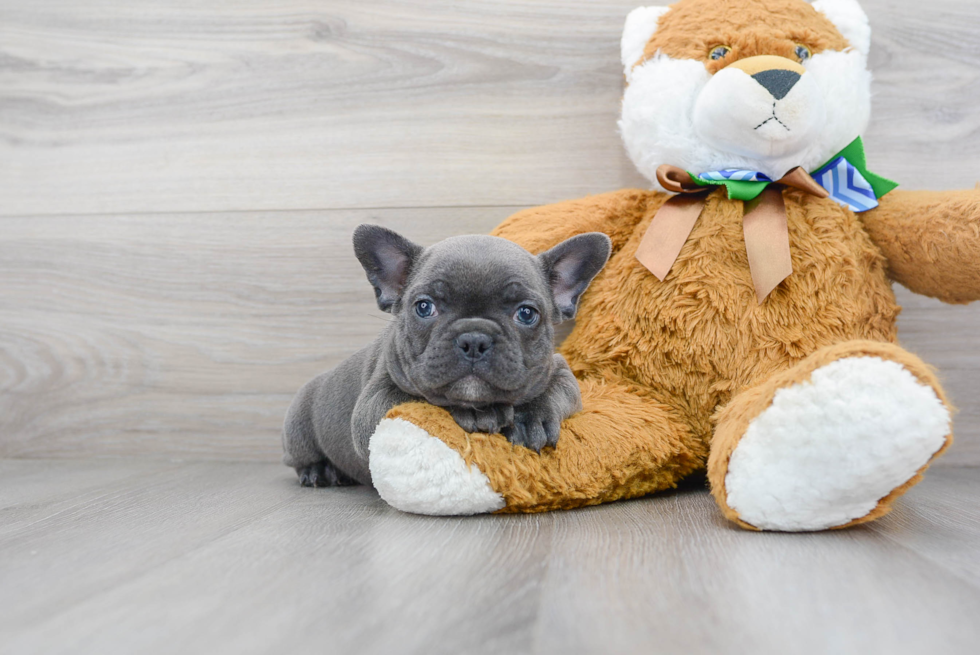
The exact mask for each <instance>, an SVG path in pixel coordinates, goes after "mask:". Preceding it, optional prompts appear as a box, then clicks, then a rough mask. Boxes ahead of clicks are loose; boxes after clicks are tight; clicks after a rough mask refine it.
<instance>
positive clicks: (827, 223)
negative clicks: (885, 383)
mask: <svg viewBox="0 0 980 655" xmlns="http://www.w3.org/2000/svg"><path fill="white" fill-rule="evenodd" d="M784 197H785V199H786V205H787V216H788V222H789V230H790V244H791V250H792V257H793V274H792V275H791V276H790V277H789V278H787V279H786V280H785V281H783V283H782V284H780V286H779V287H777V288H776V290H775V291H773V293H772V294H771V295H770V296H769V298H768V299H766V301H765V302H764V303H762V304H761V305H760V304H759V302H758V300H757V298H756V296H755V292H754V289H753V285H752V280H751V276H750V273H749V267H748V260H747V257H746V254H745V244H744V239H743V236H742V226H741V216H742V203H741V202H739V201H732V200H728V199H726V198H723V197H721V196H720V194H718V193H716V194H712V196H711V197H710V198H709V200H708V202H707V205H706V207H705V210H704V212H703V213H702V215H701V217H700V218H699V219H698V223H697V225H696V226H695V229H694V231H693V232H692V234H691V237H690V238H689V239H688V241H687V243H686V244H685V246H684V248H683V249H682V251H681V254H680V256H679V257H678V259H677V262H676V263H675V264H674V266H673V268H672V269H671V271H670V273H669V274H668V276H667V278H666V280H665V281H664V282H660V281H659V280H657V279H656V278H655V277H654V276H653V275H652V274H651V273H650V272H649V271H648V270H647V269H646V268H645V267H644V266H643V265H642V264H640V263H639V262H638V261H637V260H636V249H637V246H638V245H639V242H640V240H641V239H642V238H643V235H644V234H645V232H646V230H647V227H648V226H649V224H650V221H651V220H652V218H653V215H654V213H655V208H653V209H651V211H649V212H648V215H647V216H645V217H644V219H643V220H642V221H641V222H640V224H639V225H638V227H637V229H636V230H635V232H634V233H633V235H632V237H631V238H630V239H629V240H628V242H627V243H626V244H625V246H624V247H623V248H622V249H621V250H620V251H619V252H618V253H616V254H615V255H614V256H613V258H612V259H611V260H610V262H609V264H608V265H607V267H606V269H605V270H604V271H603V272H602V273H601V274H600V276H599V277H598V278H596V280H595V281H594V282H593V284H592V287H591V288H590V289H589V291H588V293H587V294H586V296H585V297H584V298H583V300H582V305H581V309H580V311H579V318H578V320H577V325H576V328H575V330H574V331H573V332H572V334H571V335H570V336H569V338H568V339H567V340H566V342H565V344H564V345H563V347H562V351H563V354H564V355H565V356H566V358H567V359H568V360H569V363H570V364H571V366H572V368H573V370H575V371H576V374H578V375H580V376H591V375H599V371H602V374H601V376H609V375H610V374H612V375H615V376H617V377H619V378H620V379H625V380H628V381H630V382H632V383H635V384H636V385H637V387H638V389H640V390H642V392H643V393H644V394H649V395H650V396H651V397H652V398H654V399H656V400H658V401H660V402H663V403H665V404H667V405H670V406H672V407H674V408H676V409H677V410H678V411H679V412H681V413H683V414H685V415H686V416H687V418H688V420H690V421H691V423H692V425H694V426H695V428H696V429H697V430H698V431H699V432H700V431H702V430H704V431H706V432H707V431H710V425H709V420H710V416H711V414H712V413H713V412H714V411H715V410H716V409H717V408H718V407H720V406H722V405H724V404H725V403H727V402H728V400H729V399H730V398H731V397H732V395H733V394H734V393H737V392H738V391H739V390H741V389H744V388H747V387H749V386H752V385H753V384H756V383H758V382H761V381H762V380H764V379H766V378H767V377H769V376H770V375H771V374H772V373H774V372H775V371H777V370H780V369H783V368H785V367H787V366H790V365H791V364H793V363H795V362H798V361H800V360H801V359H803V358H804V357H806V356H807V355H809V354H810V353H812V352H814V351H815V350H817V349H819V348H821V347H823V346H826V345H830V344H835V343H841V342H844V341H850V340H854V339H870V340H876V341H894V340H895V317H896V316H897V315H898V311H899V308H898V306H897V305H896V304H895V296H894V294H893V293H892V290H891V287H890V285H889V283H888V281H887V279H886V276H885V271H884V260H883V258H882V256H881V253H880V252H879V250H878V249H877V248H876V247H875V246H874V245H873V244H872V243H871V241H870V239H869V238H868V236H867V234H866V233H865V231H864V229H863V228H862V227H861V225H860V222H859V220H858V219H857V217H856V216H855V215H854V214H853V213H851V212H849V211H846V210H844V209H842V208H841V207H839V206H838V205H837V204H836V203H834V202H833V201H830V200H820V199H816V198H813V197H811V196H804V195H802V194H800V193H797V192H793V191H788V192H786V193H785V194H784Z"/></svg>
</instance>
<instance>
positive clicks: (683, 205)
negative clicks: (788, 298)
mask: <svg viewBox="0 0 980 655" xmlns="http://www.w3.org/2000/svg"><path fill="white" fill-rule="evenodd" d="M657 181H658V182H660V184H661V186H663V187H664V188H665V189H667V190H668V191H672V192H674V193H676V194H678V195H676V196H674V197H672V198H670V199H669V200H667V202H665V203H664V204H663V206H662V207H661V208H660V209H659V210H658V211H657V215H656V216H654V217H653V222H651V223H650V227H649V228H648V229H647V232H646V234H644V235H643V240H642V241H641V242H640V247H639V248H638V249H637V251H636V258H637V259H638V260H640V263H641V264H643V265H644V266H646V267H647V268H648V269H649V270H650V272H651V273H653V274H654V275H656V276H657V279H658V280H660V281H661V282H662V281H663V280H664V278H666V277H667V273H669V272H670V268H671V267H672V266H673V265H674V262H675V261H677V256H678V255H679V254H680V252H681V248H683V247H684V244H685V243H686V242H687V239H688V237H690V236H691V231H692V230H693V229H694V224H695V223H696V222H697V220H698V217H699V216H700V215H701V211H702V210H703V209H704V205H705V202H706V197H705V195H702V194H704V193H705V192H707V191H710V190H711V187H708V188H705V187H704V186H701V185H699V184H697V183H696V182H695V181H694V179H693V178H692V177H691V176H690V174H689V173H688V172H687V171H685V170H684V169H682V168H678V167H676V166H668V165H666V164H665V165H663V166H661V167H660V168H658V169H657ZM774 184H782V185H784V186H790V187H793V188H795V189H800V190H801V191H805V192H806V193H809V194H812V195H815V196H817V197H820V198H827V197H829V196H830V194H829V193H828V192H827V190H826V189H824V188H823V187H822V186H820V185H819V184H818V183H817V181H816V180H814V179H813V178H812V177H810V174H809V173H807V172H806V171H805V170H804V169H803V168H802V167H799V166H797V167H796V168H794V169H793V170H791V171H790V172H789V173H787V174H786V175H784V176H783V177H782V178H781V179H779V180H778V181H776V182H775V183H774ZM693 194H697V195H693ZM742 233H743V235H744V236H745V251H746V253H747V254H748V258H749V271H750V273H751V274H752V284H753V286H754V287H755V293H756V296H757V297H758V299H759V303H760V304H761V303H762V302H763V301H764V300H765V299H766V298H767V297H768V296H769V294H770V293H771V292H772V290H773V289H775V288H776V287H777V286H778V285H779V283H780V282H782V281H783V280H785V279H786V278H787V277H789V275H790V274H791V273H792V272H793V262H792V260H791V259H790V253H789V228H788V227H787V223H786V205H785V204H784V203H783V194H782V190H781V189H779V188H778V187H776V186H774V185H773V184H770V185H769V186H768V187H766V189H765V191H763V192H762V193H761V194H760V195H759V197H758V198H756V199H755V200H752V201H749V202H746V203H745V215H744V217H743V218H742Z"/></svg>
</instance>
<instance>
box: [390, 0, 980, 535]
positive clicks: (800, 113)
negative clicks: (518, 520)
mask: <svg viewBox="0 0 980 655" xmlns="http://www.w3.org/2000/svg"><path fill="white" fill-rule="evenodd" d="M869 45H870V28H869V26H868V21H867V17H866V16H865V15H864V13H863V11H862V10H861V8H860V7H859V5H858V4H857V2H855V0H818V1H817V2H814V3H813V4H812V5H811V4H809V3H807V2H805V1H804V0H727V1H723V2H719V1H718V0H680V2H678V3H677V4H674V5H672V6H670V7H643V8H639V9H636V10H634V11H633V12H632V13H631V14H630V15H629V17H628V18H627V21H626V26H625V30H624V33H623V39H622V56H623V64H624V67H625V76H626V82H627V87H626V91H625V95H624V99H623V107H622V118H621V120H620V123H619V127H620V131H621V133H622V136H623V140H624V143H625V145H626V149H627V151H628V153H629V155H630V157H631V158H632V160H633V161H634V163H635V164H636V166H637V167H638V169H639V170H640V171H641V172H642V173H643V174H644V175H646V176H647V177H648V178H649V179H650V180H651V182H652V184H653V187H654V190H651V191H643V190H635V189H629V190H623V191H616V192H613V193H608V194H605V195H599V196H590V197H587V198H583V199H581V200H574V201H569V202H563V203H559V204H557V205H551V206H547V207H537V208H534V209H529V210H526V211H522V212H520V213H518V214H516V215H515V216H512V217H511V218H509V219H508V220H506V221H505V222H504V223H503V224H502V225H500V227H498V228H497V229H496V230H495V232H494V234H496V235H498V236H502V237H506V238H508V239H512V240H513V241H515V242H517V243H519V244H520V245H522V246H524V247H525V248H527V249H528V250H530V251H531V252H535V253H537V252H541V251H544V250H546V249H548V248H550V247H551V246H553V245H555V244H556V243H559V242H560V241H562V240H564V239H567V238H569V237H571V236H573V235H575V234H579V233H583V232H592V231H601V232H604V233H605V234H607V235H609V237H610V238H611V239H612V243H613V255H612V258H611V259H610V262H609V264H608V265H607V267H606V269H605V270H604V271H603V272H602V273H600V274H599V276H598V277H597V278H596V279H595V281H594V283H593V284H592V286H591V288H590V289H589V290H588V292H587V293H586V294H585V295H584V296H583V298H582V300H581V306H580V309H579V313H578V320H577V324H576V327H575V329H574V331H573V332H572V333H571V335H570V336H569V337H568V339H567V340H566V341H565V343H564V344H563V346H562V347H561V352H562V354H563V355H564V356H565V358H566V359H567V360H568V363H569V364H570V365H571V367H572V369H573V371H574V372H575V375H576V376H577V377H578V379H579V381H580V383H581V389H582V397H583V404H584V410H583V411H581V412H580V413H578V414H576V415H574V416H572V417H571V418H569V419H568V420H567V421H566V422H565V423H564V424H563V425H562V431H561V436H560V438H559V441H558V445H557V447H555V448H554V449H550V448H548V449H545V450H544V451H543V452H542V453H541V454H540V455H539V454H537V453H534V452H532V451H530V450H527V449H525V448H521V447H516V446H513V445H511V444H510V443H509V442H508V441H507V440H506V439H505V438H504V437H502V436H500V435H483V434H467V433H465V432H464V431H463V430H462V429H461V428H459V427H458V426H457V425H456V424H455V423H454V422H453V420H452V418H451V417H450V416H449V414H448V413H446V412H445V411H444V410H442V409H440V408H437V407H433V406H429V405H425V404H409V405H402V406H400V407H396V408H395V409H393V410H392V411H391V412H390V413H389V415H388V417H387V418H386V419H385V420H384V421H382V423H381V424H380V425H379V427H378V430H377V432H376V433H375V435H374V436H373V438H372V442H371V472H372V476H373V480H374V484H375V486H376V487H377V488H378V490H379V492H380V493H381V495H382V497H383V498H384V499H385V500H387V501H388V502H389V503H391V504H392V505H393V506H395V507H397V508H399V509H403V510H405V511H411V512H418V513H424V514H473V513H481V512H492V511H500V512H535V511H544V510H551V509H559V508H571V507H578V506H582V505H591V504H596V503H602V502H607V501H612V500H616V499H620V498H630V497H635V496H640V495H643V494H648V493H650V492H654V491H658V490H662V489H668V488H671V487H674V486H675V485H676V484H677V483H678V481H680V480H681V479H682V478H684V477H685V476H688V475H690V474H692V473H694V472H696V471H699V470H703V469H707V472H708V479H709V482H710V484H711V489H712V492H713V494H714V496H715V498H716V499H717V502H718V504H719V506H720V507H721V509H722V511H723V512H724V514H725V515H726V516H727V517H728V518H730V519H732V520H734V521H736V522H737V523H738V524H739V525H741V526H743V527H746V528H755V529H768V530H788V531H796V530H821V529H827V528H838V527H846V526H850V525H854V524H856V523H861V522H864V521H869V520H872V519H874V518H877V517H879V516H882V515H883V514H885V513H886V512H887V511H888V510H889V508H890V506H891V504H892V502H893V501H894V500H895V498H897V497H898V496H899V495H901V494H902V493H903V492H904V491H906V490H907V489H908V488H909V487H911V486H912V485H913V484H915V483H916V482H917V481H918V480H919V479H920V477H921V473H922V471H923V470H924V469H925V468H926V467H927V466H928V464H929V463H930V462H931V461H932V460H933V459H934V458H935V457H937V456H938V455H939V454H940V453H942V452H943V451H944V450H945V449H946V448H947V447H948V446H949V444H950V441H951V439H952V435H951V427H950V407H949V403H948V402H947V400H946V397H945V395H944V393H943V390H942V388H941V387H940V385H939V382H938V381H937V379H936V377H935V376H934V375H933V373H932V372H931V371H930V369H929V367H928V366H927V365H926V364H924V363H923V362H922V361H921V360H920V359H919V358H918V357H916V356H915V355H913V354H911V353H909V352H907V351H905V350H903V349H902V348H901V347H900V346H898V345H897V343H896V327H895V319H896V316H897V314H898V312H899V307H898V306H897V305H896V301H895V296H894V294H893V293H892V289H891V286H890V282H891V281H896V282H900V283H901V284H903V285H905V286H906V287H908V288H909V289H911V290H913V291H915V292H918V293H922V294H925V295H929V296H933V297H936V298H939V299H941V300H944V301H946V302H951V303H965V302H969V301H972V300H975V299H977V298H980V191H976V190H969V191H954V192H924V191H892V189H893V188H894V186H895V185H894V184H893V183H890V182H889V181H888V180H885V179H884V178H880V177H878V176H876V175H874V174H873V173H872V172H871V171H869V170H868V168H867V165H866V163H865V161H864V152H863V146H862V144H861V141H860V139H859V138H858V136H859V135H860V134H861V133H862V131H863V130H864V129H865V127H866V126H867V122H868V118H869V114H870V82H871V77H870V73H869V72H868V71H867V54H868V48H869ZM668 192H669V193H668Z"/></svg>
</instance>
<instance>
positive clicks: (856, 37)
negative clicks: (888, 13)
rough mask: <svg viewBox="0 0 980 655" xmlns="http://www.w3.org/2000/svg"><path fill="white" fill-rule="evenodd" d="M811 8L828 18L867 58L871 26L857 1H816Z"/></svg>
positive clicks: (869, 48) (869, 47)
mask: <svg viewBox="0 0 980 655" xmlns="http://www.w3.org/2000/svg"><path fill="white" fill-rule="evenodd" d="M813 8H814V9H816V10H817V11H819V12H820V13H822V14H823V15H824V16H826V17H827V18H829V19H830V22H831V23H833V24H834V25H835V26H836V27H837V29H838V30H839V31H840V33H841V34H843V35H844V38H845V39H847V40H848V41H849V42H850V43H851V45H852V46H854V49H855V50H857V51H858V52H860V53H861V54H863V55H865V56H867V54H868V51H869V50H871V25H869V24H868V16H867V14H865V13H864V10H863V9H861V5H859V4H858V3H857V0H816V2H814V3H813Z"/></svg>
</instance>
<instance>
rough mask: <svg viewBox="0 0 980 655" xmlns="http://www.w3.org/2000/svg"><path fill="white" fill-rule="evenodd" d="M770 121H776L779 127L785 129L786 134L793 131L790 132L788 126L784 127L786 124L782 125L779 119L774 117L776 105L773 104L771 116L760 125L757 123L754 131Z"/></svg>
mask: <svg viewBox="0 0 980 655" xmlns="http://www.w3.org/2000/svg"><path fill="white" fill-rule="evenodd" d="M771 121H776V122H777V123H779V124H780V125H782V126H783V127H784V128H785V129H786V131H787V132H792V131H793V130H791V129H790V128H789V126H788V125H786V123H784V122H782V121H781V120H779V117H778V116H776V103H775V102H774V103H772V116H770V117H769V118H767V119H766V120H764V121H762V122H761V123H759V124H758V125H756V126H755V129H756V130H758V129H759V128H760V127H762V126H763V125H766V124H767V123H769V122H771Z"/></svg>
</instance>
